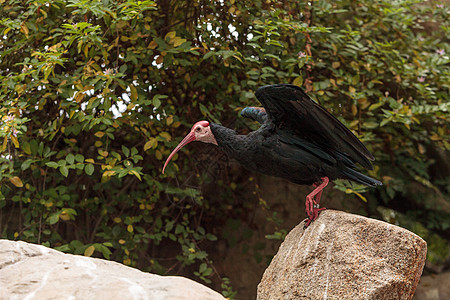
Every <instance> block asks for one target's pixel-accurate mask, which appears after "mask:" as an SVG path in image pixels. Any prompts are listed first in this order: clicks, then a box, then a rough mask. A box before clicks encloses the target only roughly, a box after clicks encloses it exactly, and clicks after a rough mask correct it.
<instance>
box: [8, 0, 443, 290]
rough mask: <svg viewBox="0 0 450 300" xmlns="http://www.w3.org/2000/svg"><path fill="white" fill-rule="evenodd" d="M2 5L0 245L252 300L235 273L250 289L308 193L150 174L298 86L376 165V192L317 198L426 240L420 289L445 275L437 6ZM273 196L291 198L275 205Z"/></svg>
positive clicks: (245, 124) (218, 158)
mask: <svg viewBox="0 0 450 300" xmlns="http://www.w3.org/2000/svg"><path fill="white" fill-rule="evenodd" d="M447 3H448V2H447ZM0 4H1V5H0V80H1V85H0V103H1V107H0V117H1V121H0V138H1V140H0V143H1V145H2V146H1V148H0V150H1V156H0V163H1V165H0V180H1V186H0V234H1V237H2V238H6V239H10V240H24V241H28V242H32V243H39V244H43V245H46V246H48V247H52V248H56V249H59V250H62V251H65V252H69V253H75V254H81V255H87V256H96V257H104V258H106V259H111V260H115V261H119V262H122V263H124V264H126V265H130V266H133V267H137V268H140V269H142V270H145V271H149V272H153V273H159V274H177V275H184V276H188V277H190V278H193V279H195V280H197V281H200V282H204V283H206V284H208V285H210V286H212V287H213V288H215V289H216V290H218V291H221V292H222V293H223V294H224V295H225V296H227V297H230V298H235V297H237V298H245V297H246V296H248V295H254V294H255V290H256V286H255V284H256V283H257V280H258V278H260V276H261V274H260V273H258V274H256V276H254V277H256V279H251V280H250V279H249V281H248V282H237V279H236V278H238V277H237V276H238V274H239V273H240V272H241V273H242V272H251V271H252V270H243V269H244V268H247V269H248V268H250V267H249V265H245V264H244V263H242V264H240V263H237V262H239V261H240V258H239V257H248V259H250V260H252V261H253V263H254V265H257V266H259V267H258V268H259V269H258V270H260V271H255V272H256V273H257V272H262V271H261V270H264V267H265V266H267V263H268V262H269V261H270V257H271V255H274V254H275V252H276V246H277V245H279V243H280V241H281V240H282V239H283V237H284V235H285V234H286V232H287V231H289V230H290V229H291V228H292V226H294V225H295V224H297V223H299V222H300V221H301V215H300V213H303V211H304V206H303V204H302V203H303V200H304V196H305V195H306V193H307V191H309V189H305V188H300V189H297V187H296V186H293V185H289V184H287V183H286V182H282V181H279V180H277V181H274V180H272V179H271V178H267V177H263V176H260V175H257V174H251V173H249V172H247V171H245V170H244V169H242V168H241V167H239V166H237V165H235V164H234V163H233V162H230V161H228V159H227V158H226V157H224V156H223V154H222V153H221V152H220V151H218V150H217V149H216V148H214V146H211V145H203V144H202V145H195V143H194V144H192V145H190V146H189V147H187V149H186V150H184V152H181V153H180V154H179V155H177V157H178V158H177V157H176V158H177V159H175V160H174V161H173V162H172V163H171V164H170V165H169V167H168V169H167V171H166V175H162V174H161V169H162V165H163V162H164V160H165V158H167V156H168V154H169V153H170V151H171V150H172V149H173V148H174V147H175V146H176V145H177V143H178V142H179V141H180V138H181V137H182V136H184V135H185V134H186V133H187V131H188V130H189V129H190V127H191V125H192V124H193V123H195V122H196V121H198V120H200V119H207V120H211V121H214V122H219V123H221V124H223V125H225V126H228V127H231V128H236V129H237V130H238V131H239V132H241V133H247V132H248V131H249V129H248V128H252V129H255V128H256V127H257V126H256V124H253V123H250V122H249V121H247V120H242V119H241V118H240V117H239V116H238V112H239V110H240V109H241V108H242V107H245V106H247V105H258V102H257V100H256V99H255V96H254V92H255V90H256V89H257V88H258V87H259V86H261V85H265V84H272V83H294V84H297V85H300V86H303V87H304V88H305V90H307V92H308V93H309V94H310V95H311V96H312V97H313V98H314V99H315V100H317V101H318V102H319V103H321V104H322V105H323V106H324V107H326V108H327V109H328V110H329V111H330V112H332V113H333V114H334V115H336V116H337V117H338V118H339V119H340V120H341V121H342V122H344V124H346V125H347V126H348V127H349V128H351V129H352V130H353V132H354V133H355V134H356V135H357V136H358V137H359V138H360V139H361V140H362V141H363V142H364V143H365V145H366V146H367V147H368V148H369V150H370V151H371V152H372V153H373V154H374V156H375V157H376V161H375V169H374V170H373V171H370V172H369V173H368V174H370V175H371V176H373V177H375V178H378V179H380V180H381V181H383V183H384V186H383V187H380V188H378V189H374V190H368V189H366V188H363V187H361V186H358V185H349V184H348V183H346V182H341V181H338V182H337V183H336V184H335V185H334V189H333V188H330V189H328V190H327V193H328V195H331V196H328V198H333V199H334V198H336V199H341V200H340V203H347V204H348V203H353V204H354V205H353V206H352V205H350V206H346V205H345V204H343V205H341V204H336V205H334V206H335V207H336V208H339V209H346V210H347V211H350V212H353V213H359V214H362V215H366V216H369V217H373V218H379V219H384V220H386V221H389V222H391V223H394V224H397V225H399V226H403V227H405V228H407V229H409V230H412V231H413V232H415V233H417V234H418V235H420V236H421V237H423V238H424V239H425V240H426V241H427V243H428V247H429V252H428V262H427V269H426V272H431V271H433V272H440V271H442V270H443V269H445V268H447V267H448V266H449V264H448V263H449V240H450V201H449V189H450V183H449V175H450V171H449V168H450V167H449V166H450V162H449V150H450V142H449V112H448V110H449V82H450V80H449V52H450V49H449V44H448V36H449V23H448V18H446V16H447V17H448V13H449V11H448V10H449V9H448V6H447V7H446V6H445V5H444V2H441V1H425V2H424V1H408V0H399V1H383V0H380V1H372V0H363V1H350V0H343V1H330V0H316V1H310V2H308V1H271V0H265V1H254V0H252V1H235V0H222V1H192V0H188V1H181V0H180V1H179V0H177V1H175V0H172V1H171V0H160V1H128V2H127V1H110V0H102V1H95V0H69V1H61V0H52V1H46V0H35V1H33V0H30V1H14V0H6V1H5V0H3V1H0ZM280 186H282V187H283V188H282V189H281V191H282V193H284V192H285V191H287V190H290V191H294V192H293V194H295V196H293V197H290V198H289V199H288V200H289V201H286V199H285V198H286V197H284V196H280V195H278V196H277V195H273V194H274V193H273V191H274V190H276V189H280ZM296 189H297V190H296ZM298 191H301V192H298ZM286 193H287V192H286ZM291 194H292V193H291ZM277 197H278V198H277ZM275 198H277V199H281V198H283V199H284V203H285V204H283V205H285V206H287V205H291V206H292V207H293V210H298V211H299V215H298V216H297V218H296V219H295V220H290V221H289V222H287V221H286V215H283V214H280V213H279V212H280V209H279V207H280V202H276V201H274V199H275ZM280 201H282V200H280ZM330 201H331V200H330ZM326 204H327V203H326V202H325V205H326ZM331 206H333V205H331ZM264 236H265V237H264ZM269 250H270V251H269ZM229 253H233V257H232V258H231V259H228V258H227V259H228V260H227V259H225V256H226V255H227V254H229ZM221 255H223V256H221ZM241 260H242V259H241ZM225 261H228V262H227V264H228V265H230V266H231V265H233V268H234V269H230V267H227V266H226V265H224V264H225V263H224V262H225ZM239 267H241V269H239ZM231 270H233V271H231ZM255 270H256V269H255ZM230 278H231V280H230ZM233 279H234V280H233ZM239 280H241V279H239ZM252 280H253V281H252ZM239 285H241V286H243V287H239V288H235V287H236V286H239ZM236 292H238V293H237V294H236Z"/></svg>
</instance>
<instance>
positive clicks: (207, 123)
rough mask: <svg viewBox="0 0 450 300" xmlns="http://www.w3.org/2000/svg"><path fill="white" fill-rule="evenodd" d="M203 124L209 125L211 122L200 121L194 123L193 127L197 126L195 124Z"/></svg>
mask: <svg viewBox="0 0 450 300" xmlns="http://www.w3.org/2000/svg"><path fill="white" fill-rule="evenodd" d="M197 124H198V125H202V126H203V127H208V126H209V122H208V121H199V122H197V123H195V124H194V126H193V127H195V125H197Z"/></svg>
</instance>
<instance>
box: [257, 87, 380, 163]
mask: <svg viewBox="0 0 450 300" xmlns="http://www.w3.org/2000/svg"><path fill="white" fill-rule="evenodd" d="M256 97H257V98H258V100H259V101H260V102H261V104H262V105H263V106H264V108H265V112H266V114H267V117H268V118H269V119H270V120H271V121H272V122H273V123H274V124H275V125H276V126H277V127H278V128H280V129H284V130H288V131H290V132H292V133H293V134H294V135H296V136H298V137H300V138H301V139H304V140H306V141H308V142H311V143H315V144H317V145H318V146H320V147H322V148H323V149H330V151H332V152H333V151H339V152H342V153H345V154H346V155H348V156H349V157H350V158H351V159H353V160H354V161H355V162H358V163H360V164H361V165H362V166H363V167H365V168H367V169H372V168H373V167H372V163H371V162H370V160H374V157H373V156H372V154H371V153H370V152H369V150H367V148H366V147H365V146H364V145H363V144H362V143H361V141H359V140H358V138H357V137H356V136H355V135H354V134H353V133H352V132H351V131H350V130H349V129H348V128H347V127H345V126H344V124H342V123H341V122H340V121H339V120H338V119H336V118H335V117H334V116H333V115H332V114H330V113H329V112H328V111H326V110H325V109H324V108H323V107H322V106H320V105H319V104H317V103H315V102H314V101H313V100H312V99H311V98H310V97H309V96H308V95H307V94H305V92H304V91H303V90H302V89H301V88H300V87H298V86H295V85H291V84H276V85H268V86H263V87H261V88H259V89H258V90H257V91H256Z"/></svg>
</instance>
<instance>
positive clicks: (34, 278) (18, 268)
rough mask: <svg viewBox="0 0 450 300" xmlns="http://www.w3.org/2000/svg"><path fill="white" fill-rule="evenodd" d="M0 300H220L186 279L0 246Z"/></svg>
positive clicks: (24, 245) (18, 244)
mask: <svg viewBox="0 0 450 300" xmlns="http://www.w3.org/2000/svg"><path fill="white" fill-rule="evenodd" d="M0 299H8V300H16V299H17V300H19V299H20V300H32V299H39V300H45V299H70V300H76V299H100V300H101V299H105V300H106V299H108V300H110V299H113V300H114V299H121V300H122V299H135V300H138V299H139V300H140V299H148V300H153V299H155V300H156V299H157V300H160V299H161V300H175V299H177V300H178V299H186V300H187V299H189V300H191V299H208V300H219V299H220V300H224V299H225V298H224V297H222V296H221V295H220V294H219V293H217V292H215V291H213V290H211V289H210V288H208V287H205V286H203V285H201V284H199V283H197V282H195V281H192V280H190V279H187V278H183V277H177V276H159V275H154V274H149V273H144V272H141V271H139V270H136V269H133V268H130V267H127V266H124V265H122V264H119V263H116V262H111V261H106V260H102V259H97V258H90V257H84V256H78V255H70V254H64V253H61V252H58V251H56V250H53V249H49V248H46V247H44V246H40V245H34V244H29V243H25V242H14V241H8V240H0Z"/></svg>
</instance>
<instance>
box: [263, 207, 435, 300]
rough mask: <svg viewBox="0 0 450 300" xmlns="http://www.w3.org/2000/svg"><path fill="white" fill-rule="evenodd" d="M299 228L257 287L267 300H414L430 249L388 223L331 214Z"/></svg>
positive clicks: (410, 234)
mask: <svg viewBox="0 0 450 300" xmlns="http://www.w3.org/2000/svg"><path fill="white" fill-rule="evenodd" d="M303 226H304V223H303V222H302V223H300V224H299V225H297V227H295V228H294V229H293V230H292V231H291V232H290V233H289V234H288V235H287V237H286V239H285V241H284V242H283V243H282V244H281V246H280V249H279V250H278V253H277V254H276V256H275V257H274V258H273V260H272V262H271V263H270V266H269V267H268V268H267V269H266V271H265V272H264V275H263V278H262V280H261V282H260V284H259V285H258V296H257V299H258V300H263V299H352V300H354V299H373V300H381V299H411V298H412V297H413V294H414V291H415V289H416V287H417V283H418V281H419V278H420V276H421V274H422V270H423V266H424V263H425V258H426V253H427V245H426V242H425V241H424V240H422V239H421V238H420V237H418V236H417V235H415V234H414V233H412V232H410V231H408V230H406V229H403V228H400V227H398V226H394V225H391V224H388V223H385V222H381V221H378V220H374V219H369V218H366V217H362V216H357V215H352V214H348V213H345V212H340V211H334V210H326V211H323V212H322V213H321V214H320V216H319V218H318V219H317V220H316V221H314V222H313V223H312V224H311V225H310V226H309V227H308V228H307V229H306V230H304V229H303Z"/></svg>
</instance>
